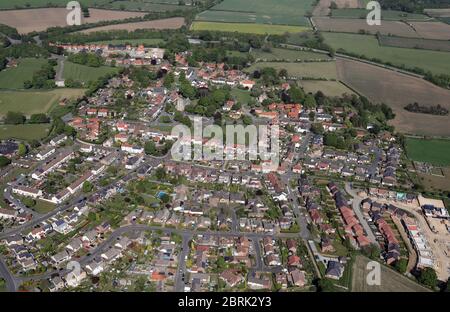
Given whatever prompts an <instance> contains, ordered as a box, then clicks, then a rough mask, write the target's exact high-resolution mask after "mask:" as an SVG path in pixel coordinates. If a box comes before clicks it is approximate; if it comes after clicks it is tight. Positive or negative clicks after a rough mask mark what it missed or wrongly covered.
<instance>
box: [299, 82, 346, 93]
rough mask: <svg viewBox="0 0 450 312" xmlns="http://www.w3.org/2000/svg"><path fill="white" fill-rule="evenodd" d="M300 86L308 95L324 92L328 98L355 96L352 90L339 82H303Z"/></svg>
mask: <svg viewBox="0 0 450 312" xmlns="http://www.w3.org/2000/svg"><path fill="white" fill-rule="evenodd" d="M299 85H300V86H301V87H302V88H303V90H304V91H305V92H306V93H313V94H314V93H316V92H317V91H322V92H323V93H324V94H325V95H327V96H341V95H343V94H345V93H347V94H354V92H353V91H352V90H350V89H349V88H347V87H346V86H345V85H343V84H342V83H340V82H339V81H320V80H302V81H300V82H299Z"/></svg>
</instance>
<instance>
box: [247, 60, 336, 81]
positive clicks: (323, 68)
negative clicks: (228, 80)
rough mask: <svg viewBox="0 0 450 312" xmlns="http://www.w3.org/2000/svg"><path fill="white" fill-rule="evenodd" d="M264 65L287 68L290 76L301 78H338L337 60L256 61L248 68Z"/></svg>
mask: <svg viewBox="0 0 450 312" xmlns="http://www.w3.org/2000/svg"><path fill="white" fill-rule="evenodd" d="M264 67H272V68H275V69H276V70H277V71H279V70H280V69H286V70H287V71H288V73H289V75H290V76H295V77H299V78H304V79H308V78H313V79H336V78H337V74H336V64H335V62H319V63H284V62H262V63H256V64H253V65H252V66H250V67H249V68H247V69H246V71H249V72H252V71H254V70H257V69H261V68H264Z"/></svg>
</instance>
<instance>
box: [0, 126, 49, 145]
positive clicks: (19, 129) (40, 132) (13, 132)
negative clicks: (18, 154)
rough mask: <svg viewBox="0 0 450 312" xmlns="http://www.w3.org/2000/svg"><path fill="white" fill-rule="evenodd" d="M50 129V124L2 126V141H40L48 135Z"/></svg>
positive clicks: (0, 138) (0, 134)
mask: <svg viewBox="0 0 450 312" xmlns="http://www.w3.org/2000/svg"><path fill="white" fill-rule="evenodd" d="M50 128H51V126H50V124H35V125H27V124H25V125H0V140H7V139H18V140H25V141H31V140H40V139H43V138H45V137H46V136H47V135H48V133H49V131H50Z"/></svg>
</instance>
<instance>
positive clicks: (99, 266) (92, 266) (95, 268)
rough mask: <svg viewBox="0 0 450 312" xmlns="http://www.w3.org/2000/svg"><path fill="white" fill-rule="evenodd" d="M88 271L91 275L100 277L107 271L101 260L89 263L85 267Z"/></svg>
mask: <svg viewBox="0 0 450 312" xmlns="http://www.w3.org/2000/svg"><path fill="white" fill-rule="evenodd" d="M85 269H86V271H87V272H88V273H89V274H91V275H94V276H96V275H98V274H100V273H101V272H103V270H104V269H105V267H104V264H103V261H101V260H99V261H96V260H93V261H92V262H90V263H88V264H87V265H86V267H85Z"/></svg>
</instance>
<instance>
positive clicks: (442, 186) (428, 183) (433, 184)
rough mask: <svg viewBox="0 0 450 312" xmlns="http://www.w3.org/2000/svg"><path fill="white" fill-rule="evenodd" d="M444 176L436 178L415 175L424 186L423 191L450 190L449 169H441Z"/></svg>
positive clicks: (427, 175)
mask: <svg viewBox="0 0 450 312" xmlns="http://www.w3.org/2000/svg"><path fill="white" fill-rule="evenodd" d="M442 172H443V174H444V176H443V177H442V176H436V175H431V174H424V173H417V175H418V176H419V178H420V181H419V182H420V183H421V184H422V185H423V186H424V188H425V190H429V191H435V190H442V191H448V190H450V167H445V168H442Z"/></svg>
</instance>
